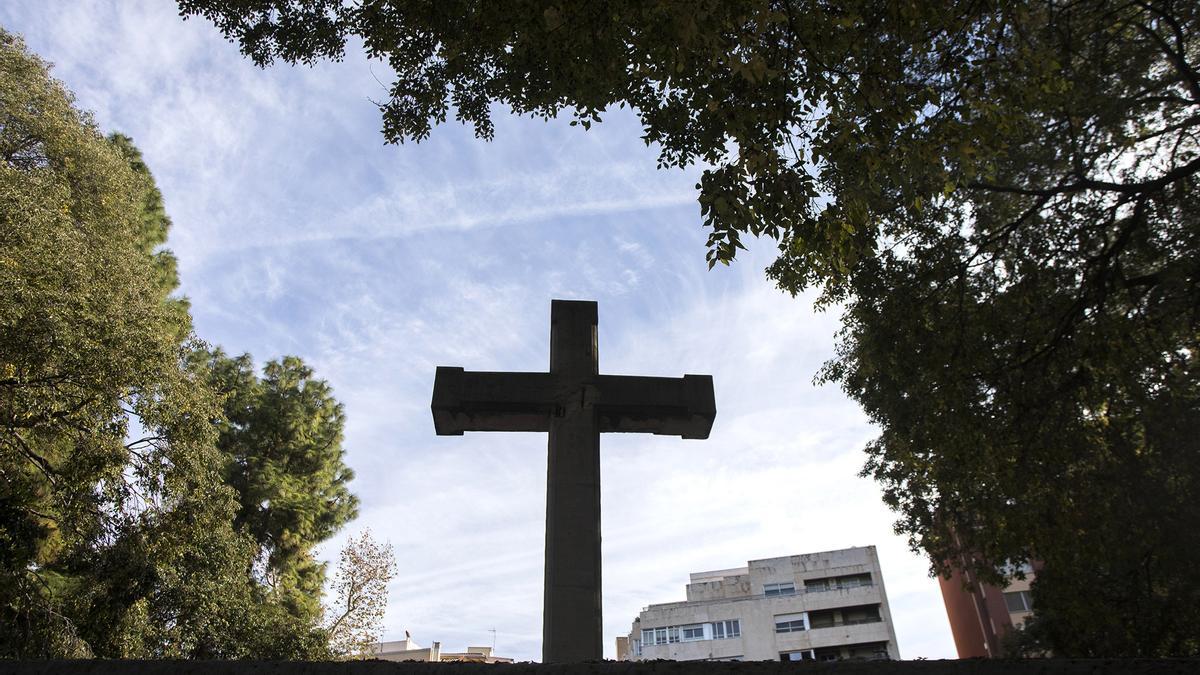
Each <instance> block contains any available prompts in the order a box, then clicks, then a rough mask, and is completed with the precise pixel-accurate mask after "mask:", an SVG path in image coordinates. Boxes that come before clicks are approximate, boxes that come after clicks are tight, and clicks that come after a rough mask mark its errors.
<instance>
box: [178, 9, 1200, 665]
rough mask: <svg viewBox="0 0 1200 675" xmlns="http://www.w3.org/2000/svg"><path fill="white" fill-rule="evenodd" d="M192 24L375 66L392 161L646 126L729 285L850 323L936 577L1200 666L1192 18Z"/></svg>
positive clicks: (483, 16)
mask: <svg viewBox="0 0 1200 675" xmlns="http://www.w3.org/2000/svg"><path fill="white" fill-rule="evenodd" d="M179 6H180V9H181V12H182V13H183V14H184V15H185V16H189V15H200V16H204V17H207V18H208V19H210V20H212V21H213V22H214V23H215V24H216V25H217V26H218V28H219V29H220V30H221V31H222V32H223V33H224V34H225V35H226V36H227V37H229V38H230V39H232V40H235V41H237V43H238V44H239V45H240V46H241V49H242V51H243V52H244V53H245V54H246V55H248V56H249V57H251V58H252V59H253V60H254V61H255V62H256V63H258V64H259V65H266V64H268V63H270V62H272V61H273V60H275V59H282V60H284V61H287V62H292V63H311V62H313V61H316V60H319V59H327V58H332V59H338V58H341V56H342V54H343V50H344V49H345V45H346V44H347V41H348V40H350V39H353V40H354V41H355V43H357V42H358V41H361V44H362V45H363V46H364V49H365V50H366V52H367V54H368V55H369V56H371V57H375V58H380V59H383V60H385V61H386V62H387V63H388V64H389V65H390V66H391V68H392V69H393V71H394V73H395V80H394V82H393V83H392V85H391V88H390V91H389V92H388V94H389V95H388V97H387V98H386V99H385V100H384V101H382V102H381V104H380V109H381V113H382V116H383V134H384V137H385V138H386V139H387V140H388V141H389V142H402V141H405V140H409V139H412V140H417V141H419V140H422V139H424V138H426V137H427V136H428V135H429V134H430V133H431V131H432V127H433V126H434V125H435V124H439V123H442V122H444V121H446V120H447V119H448V118H449V116H450V114H451V111H453V115H454V116H455V117H456V118H457V119H459V120H460V121H462V122H464V123H468V124H471V125H473V126H474V128H475V131H476V133H477V135H479V136H480V137H482V138H490V137H491V136H492V134H493V125H492V121H491V115H492V112H493V111H494V110H496V109H498V107H497V106H495V105H494V104H502V105H503V106H507V107H508V108H509V109H510V110H511V111H513V112H514V113H516V114H520V115H526V114H527V115H533V116H540V117H553V116H556V115H560V114H563V115H568V116H570V117H572V118H573V123H576V124H579V125H581V126H582V127H584V128H588V127H589V126H590V125H591V124H593V123H595V122H598V121H599V120H600V116H601V114H602V113H603V112H605V111H606V110H609V109H612V108H614V107H628V108H629V109H630V110H632V111H633V113H634V114H636V115H637V116H638V117H639V119H640V120H641V122H642V125H643V129H644V134H643V138H644V140H645V141H646V142H647V143H648V144H654V145H656V147H657V148H658V149H659V152H660V155H659V164H660V166H662V167H683V166H688V165H691V164H699V165H701V166H703V167H704V170H703V173H702V178H701V181H700V183H699V185H698V186H697V187H698V189H699V202H700V210H701V214H702V217H703V220H704V224H705V226H706V227H707V228H708V230H709V239H708V248H709V251H708V260H709V264H710V265H712V264H715V263H717V262H721V263H729V262H730V261H732V260H733V259H734V257H735V255H736V252H737V250H738V249H739V248H740V247H742V246H743V243H744V242H743V240H744V239H746V238H748V237H749V236H763V237H769V238H771V239H773V240H775V241H776V242H777V243H778V246H779V257H778V259H777V260H776V261H775V263H774V264H773V265H771V267H770V268H769V269H768V276H769V277H770V278H771V279H773V280H775V281H776V282H777V283H778V284H779V285H780V286H781V287H782V288H784V289H786V290H789V291H791V292H793V293H795V292H799V291H801V290H804V289H807V288H810V287H816V288H819V289H821V290H822V291H823V296H822V303H823V306H830V305H833V304H840V305H841V306H842V307H844V311H845V315H844V323H843V325H844V328H843V331H842V332H841V334H840V341H839V347H838V353H837V356H836V358H835V359H834V360H833V361H831V362H830V364H828V366H827V367H826V368H825V370H824V371H823V373H822V377H823V378H824V379H826V380H828V381H834V382H838V383H840V384H841V385H842V386H843V387H844V388H845V389H846V391H847V392H848V393H849V394H850V395H851V396H853V397H854V398H855V399H856V400H858V401H859V402H860V403H861V404H862V405H863V406H864V408H865V410H866V411H867V413H868V414H869V415H870V416H871V418H872V420H873V421H874V422H875V423H876V425H877V426H878V427H879V429H880V430H881V434H880V437H879V438H878V439H877V440H876V441H875V442H873V443H872V444H871V445H870V446H869V447H868V448H867V453H868V463H867V466H866V469H865V473H867V474H869V475H872V476H874V477H875V478H876V479H877V480H878V481H879V482H880V483H881V485H882V486H883V488H884V496H885V499H886V500H887V502H888V503H889V504H890V505H891V506H893V507H894V508H895V509H897V510H898V511H899V513H900V515H901V519H900V521H899V523H898V525H897V527H898V530H899V531H900V532H902V533H905V534H907V535H908V536H909V537H910V541H911V542H912V544H913V546H914V547H917V548H919V549H922V550H924V551H925V552H927V553H928V554H929V555H930V557H931V559H932V561H933V564H934V567H935V569H938V570H940V571H944V570H945V563H944V561H947V560H951V559H956V558H958V557H959V554H961V553H966V554H967V555H968V557H969V559H971V560H973V561H974V562H973V563H972V564H973V565H974V566H976V567H977V568H978V569H977V570H975V571H977V572H979V573H980V574H981V575H982V576H983V577H984V578H990V579H992V580H994V581H1000V576H1001V575H1000V572H999V570H1001V569H1002V568H1004V567H1006V566H1007V563H1011V562H1017V561H1022V560H1028V559H1031V558H1036V559H1040V560H1042V561H1044V562H1045V564H1046V571H1045V572H1044V573H1043V574H1042V575H1040V577H1039V579H1038V581H1037V582H1036V584H1035V586H1034V596H1035V605H1036V607H1037V609H1036V615H1037V620H1036V621H1035V624H1036V625H1035V626H1034V627H1031V630H1030V636H1031V639H1035V640H1036V641H1040V642H1039V644H1040V646H1041V647H1049V648H1052V649H1054V650H1055V651H1056V652H1058V653H1060V654H1064V655H1090V656H1101V655H1162V654H1196V653H1200V637H1198V633H1197V631H1196V628H1195V627H1196V626H1200V615H1198V614H1197V612H1198V611H1200V610H1198V609H1197V608H1200V602H1198V601H1200V597H1197V595H1196V594H1197V592H1200V591H1197V589H1200V578H1198V577H1197V574H1200V571H1198V568H1197V566H1195V565H1194V564H1193V563H1194V560H1191V556H1189V554H1188V553H1187V552H1190V551H1195V550H1200V542H1197V541H1195V537H1196V533H1198V532H1200V501H1198V500H1197V499H1196V497H1197V493H1198V490H1200V466H1198V465H1200V448H1198V447H1197V445H1198V443H1200V441H1198V440H1197V439H1200V433H1197V431H1200V430H1197V429H1196V428H1195V424H1196V422H1195V420H1197V419H1200V415H1198V414H1197V413H1198V412H1200V401H1198V399H1197V370H1196V368H1197V363H1196V360H1197V358H1198V356H1197V354H1198V353H1200V351H1198V350H1200V345H1198V344H1197V341H1198V337H1200V331H1197V328H1196V327H1197V326H1198V325H1200V316H1198V312H1200V301H1198V300H1197V298H1200V289H1198V288H1197V279H1198V277H1200V270H1198V269H1197V264H1198V263H1197V261H1200V241H1198V240H1197V237H1198V236H1200V235H1198V232H1200V226H1198V224H1197V222H1196V213H1197V203H1196V200H1197V196H1196V195H1197V187H1198V186H1197V172H1198V171H1200V153H1198V147H1197V146H1198V142H1197V141H1198V137H1197V130H1198V129H1200V73H1198V71H1197V66H1196V64H1197V62H1198V61H1200V41H1198V39H1197V37H1196V36H1197V34H1198V33H1200V31H1198V30H1197V29H1198V28H1200V26H1198V25H1197V24H1198V23H1200V20H1198V19H1200V18H1198V16H1197V13H1198V12H1200V9H1198V8H1197V5H1196V4H1195V3H1194V2H1175V1H1172V0H1135V1H1132V2H1130V1H1126V0H1119V1H1118V0H1094V1H1091V2H1062V1H1060V0H1014V1H1012V2H998V3H988V2H975V1H973V0H972V1H968V0H950V1H949V2H942V3H927V2H917V1H916V0H887V1H885V2H867V1H866V0H845V1H842V2H833V3H830V2H815V1H812V0H741V1H737V2H733V1H728V0H698V1H696V2H681V1H678V0H674V1H673V0H660V1H657V2H640V1H637V2H635V1H632V0H627V1H619V0H618V1H614V2H605V3H559V2H543V3H531V2H477V1H473V0H446V1H444V2H437V3H398V2H391V1H389V0H362V1H360V2H343V1H340V0H259V1H257V2H253V3H235V2H224V1H221V0H179ZM1083 589H1088V592H1083ZM1097 589H1102V591H1097Z"/></svg>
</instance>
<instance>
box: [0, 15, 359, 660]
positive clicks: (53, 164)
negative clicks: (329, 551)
mask: <svg viewBox="0 0 1200 675" xmlns="http://www.w3.org/2000/svg"><path fill="white" fill-rule="evenodd" d="M169 226H170V220H169V219H168V218H167V216H166V214H165V210H164V209H163V204H162V195H161V193H160V192H159V191H158V189H157V187H156V186H155V185H154V181H153V178H152V176H151V174H150V172H149V170H148V168H147V167H146V165H145V163H144V161H143V160H142V158H141V154H140V152H138V150H137V148H136V147H135V146H134V145H133V143H132V141H131V140H130V139H129V138H127V137H125V136H120V135H113V136H111V137H109V138H108V139H105V138H104V137H103V136H101V135H100V134H99V133H98V131H97V130H96V127H95V124H94V123H93V122H92V120H91V119H90V117H89V116H87V115H86V114H84V113H81V112H79V111H78V110H77V109H76V108H75V107H74V106H73V102H72V99H71V96H70V94H69V93H68V92H67V91H66V90H65V89H64V88H63V86H62V85H61V84H60V83H58V82H56V81H54V80H53V79H51V78H50V76H49V73H48V66H47V65H46V64H45V63H44V62H42V61H41V60H39V59H38V58H37V57H35V56H33V55H31V54H29V53H28V52H27V51H26V50H25V47H24V44H23V43H22V42H21V40H20V39H19V38H17V37H15V36H13V35H11V34H9V33H6V32H4V31H3V30H0V477H2V480H0V657H24V658H34V657H62V656H74V657H81V656H92V655H95V656H103V657H114V658H116V657H124V658H164V657H170V658H192V657H194V658H237V657H256V658H321V657H323V656H327V655H328V654H329V651H328V635H327V633H326V632H325V631H324V630H322V629H321V628H320V626H319V625H318V621H319V618H320V610H319V606H318V605H317V603H318V602H319V596H320V591H321V582H322V580H323V578H324V577H323V573H324V572H323V569H322V568H321V567H320V566H319V565H318V564H317V563H315V562H314V561H313V559H312V556H311V547H312V546H314V545H315V543H316V542H317V541H320V540H321V539H324V538H327V537H328V536H330V534H331V533H332V532H333V531H334V530H335V529H336V528H338V527H340V526H341V525H342V524H343V523H344V522H345V521H346V520H347V519H348V518H350V517H352V516H353V512H354V508H353V505H354V499H353V497H352V496H351V495H349V493H348V492H347V491H346V487H345V482H346V481H348V480H349V478H350V473H349V471H348V470H347V469H346V468H345V466H344V465H342V464H341V456H342V451H341V447H340V442H341V424H342V417H341V407H340V405H338V404H337V402H336V401H335V400H333V399H332V394H331V392H330V391H329V389H328V387H327V386H326V385H325V384H324V383H323V382H320V381H317V380H313V379H312V373H311V371H309V370H308V369H307V368H306V367H305V366H304V365H303V363H301V362H300V361H299V360H298V359H294V358H289V359H285V360H284V361H283V363H282V364H274V363H273V364H271V365H270V366H269V367H268V378H267V381H266V382H265V383H264V382H260V381H259V380H257V379H256V378H254V377H253V376H252V375H250V376H249V377H248V378H242V379H241V380H239V381H237V382H233V383H229V387H227V388H224V389H221V390H220V391H218V388H217V387H216V386H215V384H216V383H217V381H219V380H220V377H219V374H218V372H217V370H216V369H217V367H218V365H220V364H217V363H209V360H210V359H212V360H214V361H216V360H219V359H218V358H217V357H216V356H214V355H213V354H211V353H209V352H208V351H206V350H205V349H204V347H203V345H201V344H200V343H199V342H198V341H197V340H195V338H194V337H193V336H192V335H191V318H190V316H188V312H187V304H186V301H184V300H182V299H179V298H176V297H172V296H171V293H172V291H173V290H174V289H175V288H176V286H177V285H178V279H177V277H176V273H175V262H174V258H173V257H172V256H171V254H170V253H169V252H167V251H164V250H162V249H161V245H162V244H163V243H164V242H165V240H166V236H167V230H168V228H169ZM218 354H219V352H218ZM220 358H222V359H223V358H224V357H220ZM243 389H244V390H245V391H242V390H243ZM231 400H234V401H237V402H238V403H239V404H240V405H242V406H243V407H242V408H240V409H239V413H238V414H239V415H241V417H233V416H230V417H229V418H228V419H233V420H236V421H237V424H238V425H239V426H238V433H240V434H243V435H245V436H247V437H248V438H247V440H245V441H243V442H240V443H238V444H236V445H238V446H239V448H240V449H239V451H238V452H239V453H240V455H239V456H242V457H245V456H260V457H262V456H268V455H270V454H271V453H272V452H275V453H277V454H276V457H277V459H276V460H274V461H277V462H281V463H283V465H286V463H287V462H289V461H293V462H295V463H296V466H291V467H287V468H284V469H279V470H271V471H267V472H266V473H265V475H261V476H255V477H254V478H253V480H250V481H247V480H235V479H234V475H235V474H236V473H237V472H236V471H232V470H231V469H230V467H232V466H233V464H234V461H233V459H232V458H231V457H230V452H231V451H230V450H229V449H228V448H227V446H228V445H231V444H230V443H227V440H226V439H227V436H228V434H229V431H228V429H229V425H230V422H228V421H227V418H226V416H225V415H224V414H223V413H224V411H225V410H228V409H229V407H230V401H231ZM306 415H308V416H310V418H311V419H310V418H306V417H305V416H306ZM264 464H266V465H268V466H269V465H270V461H267V462H259V463H258V464H256V465H255V467H256V468H259V467H261V466H262V465H264ZM246 473H247V471H246V470H243V471H242V474H246ZM272 480H274V481H275V483H274V484H272V483H271V481H272ZM246 483H253V485H254V488H255V490H257V492H255V494H264V493H269V494H272V495H275V494H279V495H282V498H279V497H276V503H275V504H274V505H272V506H264V507H262V508H260V509H259V510H258V511H257V512H256V516H257V518H258V519H259V520H262V521H266V522H269V523H272V525H270V526H268V527H267V528H266V532H267V536H270V537H274V538H275V539H278V540H283V541H285V542H286V545H281V544H274V546H275V548H278V549H280V550H284V549H286V550H287V552H288V557H287V561H289V562H288V563H287V564H288V565H291V567H287V565H284V564H283V563H280V565H279V566H282V567H284V568H286V569H289V570H291V569H301V570H302V571H303V573H304V574H305V575H307V576H306V577H305V578H306V583H305V584H294V588H291V589H290V590H289V591H288V592H286V593H285V592H280V591H278V589H277V587H276V586H274V585H270V584H267V583H266V582H265V580H264V579H260V578H258V577H256V576H254V575H253V574H252V570H253V569H254V566H255V563H256V561H258V560H260V559H261V557H262V547H263V539H262V537H263V534H262V532H261V531H260V530H258V529H255V528H251V527H246V526H245V525H244V523H243V522H242V521H243V520H244V519H243V513H244V512H245V499H246V494H245V492H244V491H243V484H246ZM272 491H273V492H272ZM289 500H290V501H289ZM297 521H299V524H297ZM274 523H279V524H278V525H274ZM272 528H274V529H272ZM272 541H274V540H272ZM296 561H299V562H296ZM297 574H299V573H297ZM306 594H307V595H306ZM300 606H308V607H309V610H308V611H307V612H305V611H300V610H298V609H297V608H298V607H300ZM314 608H315V609H314Z"/></svg>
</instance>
